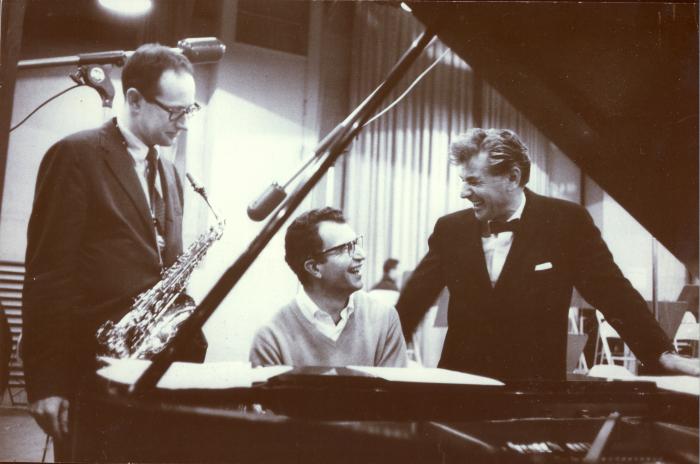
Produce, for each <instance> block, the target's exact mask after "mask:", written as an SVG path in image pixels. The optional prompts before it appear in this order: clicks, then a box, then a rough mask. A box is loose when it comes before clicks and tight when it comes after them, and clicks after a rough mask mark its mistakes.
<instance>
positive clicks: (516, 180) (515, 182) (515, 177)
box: [508, 166, 523, 187]
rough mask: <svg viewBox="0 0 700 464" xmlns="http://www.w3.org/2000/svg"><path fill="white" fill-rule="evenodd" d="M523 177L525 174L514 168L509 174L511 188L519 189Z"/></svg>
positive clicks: (516, 167)
mask: <svg viewBox="0 0 700 464" xmlns="http://www.w3.org/2000/svg"><path fill="white" fill-rule="evenodd" d="M522 177H523V172H522V171H521V170H520V168H519V167H518V166H513V167H512V168H511V170H510V173H509V174H508V181H509V183H510V185H511V187H519V186H520V179H521V178H522Z"/></svg>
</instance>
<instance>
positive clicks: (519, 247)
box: [396, 129, 700, 379]
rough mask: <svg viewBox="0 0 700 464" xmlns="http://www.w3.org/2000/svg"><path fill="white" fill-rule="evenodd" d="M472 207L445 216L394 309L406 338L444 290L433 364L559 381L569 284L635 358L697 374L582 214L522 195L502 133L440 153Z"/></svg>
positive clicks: (524, 171)
mask: <svg viewBox="0 0 700 464" xmlns="http://www.w3.org/2000/svg"><path fill="white" fill-rule="evenodd" d="M450 158H451V161H452V163H453V164H455V165H456V166H457V167H458V169H459V175H460V178H461V179H462V181H463V189H462V193H461V196H462V198H466V199H469V200H470V201H471V202H472V204H473V207H472V208H469V209H466V210H463V211H459V212H456V213H453V214H449V215H447V216H443V217H442V218H440V219H439V220H438V221H437V224H436V225H435V230H434V232H433V234H432V235H431V237H430V239H429V240H428V247H429V248H428V253H427V254H426V256H425V257H424V258H423V260H422V261H421V262H420V263H419V264H418V266H417V268H416V270H415V271H414V272H413V274H412V276H411V278H410V279H409V281H408V282H407V283H406V285H405V287H404V289H403V291H402V292H401V296H400V298H399V301H398V303H397V305H396V308H397V310H398V311H399V315H400V317H401V325H402V327H403V330H404V335H405V337H406V339H407V340H409V339H410V336H411V335H412V333H413V331H414V330H415V328H416V326H417V324H418V323H419V322H420V319H421V318H422V317H423V315H424V313H425V311H426V310H427V309H428V308H429V307H430V306H431V305H432V304H433V303H434V301H435V299H436V298H437V296H438V294H439V293H440V291H441V290H442V289H443V288H444V287H445V286H447V288H448V289H449V292H450V300H449V306H448V313H447V319H448V332H447V337H446V339H445V344H444V348H443V351H442V357H441V359H440V366H441V367H444V368H448V369H454V370H460V371H467V372H472V373H477V374H483V375H487V376H492V377H496V378H499V379H522V378H530V379H559V378H563V377H564V375H565V367H566V342H567V317H568V310H569V305H570V300H571V293H572V288H573V287H574V286H575V287H576V288H577V289H578V290H579V292H580V293H581V295H583V297H584V298H585V299H586V300H587V301H588V302H589V303H591V304H592V305H593V306H594V307H596V308H598V309H600V310H601V311H602V312H603V313H604V314H605V316H606V318H607V320H608V321H609V322H610V323H611V324H612V325H613V327H615V328H616V329H617V330H618V332H619V333H620V335H621V336H622V337H623V339H624V340H625V342H626V343H627V344H628V345H629V346H630V348H631V349H632V350H633V351H634V353H635V354H636V355H637V356H638V357H639V358H640V359H641V360H642V361H643V362H644V363H645V364H648V365H652V366H657V367H658V366H659V365H660V366H661V367H664V368H666V369H667V370H670V371H673V372H679V373H689V374H693V375H698V374H699V373H700V365H699V364H698V362H697V360H689V359H686V358H682V357H680V356H679V355H678V354H676V353H674V352H673V346H672V344H671V342H670V340H669V339H668V337H667V336H666V335H665V334H664V332H663V331H662V329H661V328H660V327H659V325H658V324H657V323H656V321H655V320H654V318H653V316H652V314H651V313H650V312H649V310H648V309H647V306H646V303H645V301H644V299H643V298H642V297H641V295H639V293H638V292H637V291H636V290H635V289H634V288H633V287H632V285H631V284H630V282H629V281H628V280H627V279H626V278H625V277H624V276H623V275H622V273H621V272H620V269H619V268H618V266H617V265H616V264H615V262H614V261H613V258H612V255H611V254H610V251H609V250H608V248H607V246H606V245H605V243H604V242H603V240H602V238H601V235H600V232H599V230H598V229H597V228H596V226H595V225H594V223H593V221H592V219H591V217H590V215H589V214H588V212H587V211H586V210H585V209H584V208H583V207H581V206H579V205H576V204H574V203H571V202H567V201H563V200H557V199H553V198H547V197H543V196H540V195H537V194H535V193H533V192H531V191H530V190H528V189H527V188H525V184H526V183H527V181H528V178H529V173H530V160H529V157H528V155H527V148H526V147H525V145H524V144H523V143H522V142H521V141H520V140H519V138H518V136H517V135H516V134H515V133H513V132H512V131H509V130H500V129H488V130H483V129H471V130H470V131H468V132H467V133H466V134H464V135H463V136H461V137H460V138H458V140H456V141H455V142H454V143H453V144H452V146H451V147H450Z"/></svg>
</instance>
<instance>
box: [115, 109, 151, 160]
mask: <svg viewBox="0 0 700 464" xmlns="http://www.w3.org/2000/svg"><path fill="white" fill-rule="evenodd" d="M117 127H118V128H119V131H120V132H121V133H122V135H123V136H124V140H125V141H126V149H127V151H128V152H129V153H130V154H131V156H132V157H133V158H134V161H136V162H137V163H138V162H144V161H145V160H146V155H148V146H147V145H146V144H145V143H143V141H142V140H141V139H140V138H138V137H137V136H136V135H135V134H134V133H133V132H131V130H129V126H128V125H127V124H126V121H125V120H124V118H122V117H120V116H117ZM155 149H156V157H158V156H160V154H159V153H158V147H157V146H156V147H155Z"/></svg>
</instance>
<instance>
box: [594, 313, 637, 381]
mask: <svg viewBox="0 0 700 464" xmlns="http://www.w3.org/2000/svg"><path fill="white" fill-rule="evenodd" d="M595 315H596V319H597V320H598V339H597V340H596V350H595V360H594V363H593V364H594V365H598V364H609V365H615V364H618V363H619V364H620V365H622V366H624V367H625V368H626V369H627V370H629V371H630V372H633V373H634V372H636V370H637V369H636V368H637V365H636V361H637V359H636V358H635V357H634V355H633V354H632V352H631V351H630V349H629V347H628V346H627V345H626V344H625V343H624V342H623V341H622V338H621V337H620V335H619V334H618V333H617V330H615V328H614V327H613V326H611V325H610V324H609V323H608V321H606V320H605V318H604V317H603V313H601V312H600V311H598V310H596V312H595ZM611 342H612V345H619V344H622V348H621V349H614V348H613V347H611Z"/></svg>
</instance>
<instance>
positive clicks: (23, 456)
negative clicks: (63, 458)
mask: <svg viewBox="0 0 700 464" xmlns="http://www.w3.org/2000/svg"><path fill="white" fill-rule="evenodd" d="M45 444H46V435H45V434H44V432H42V430H41V429H40V428H39V426H38V425H36V423H35V422H34V419H32V416H30V415H29V411H28V410H27V406H26V405H19V404H15V405H12V402H11V401H10V399H9V396H8V395H7V393H6V394H5V396H4V397H3V398H2V402H0V462H41V461H42V456H43V454H44V446H45ZM44 462H53V447H52V446H49V447H48V450H47V452H46V456H45V457H44Z"/></svg>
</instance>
